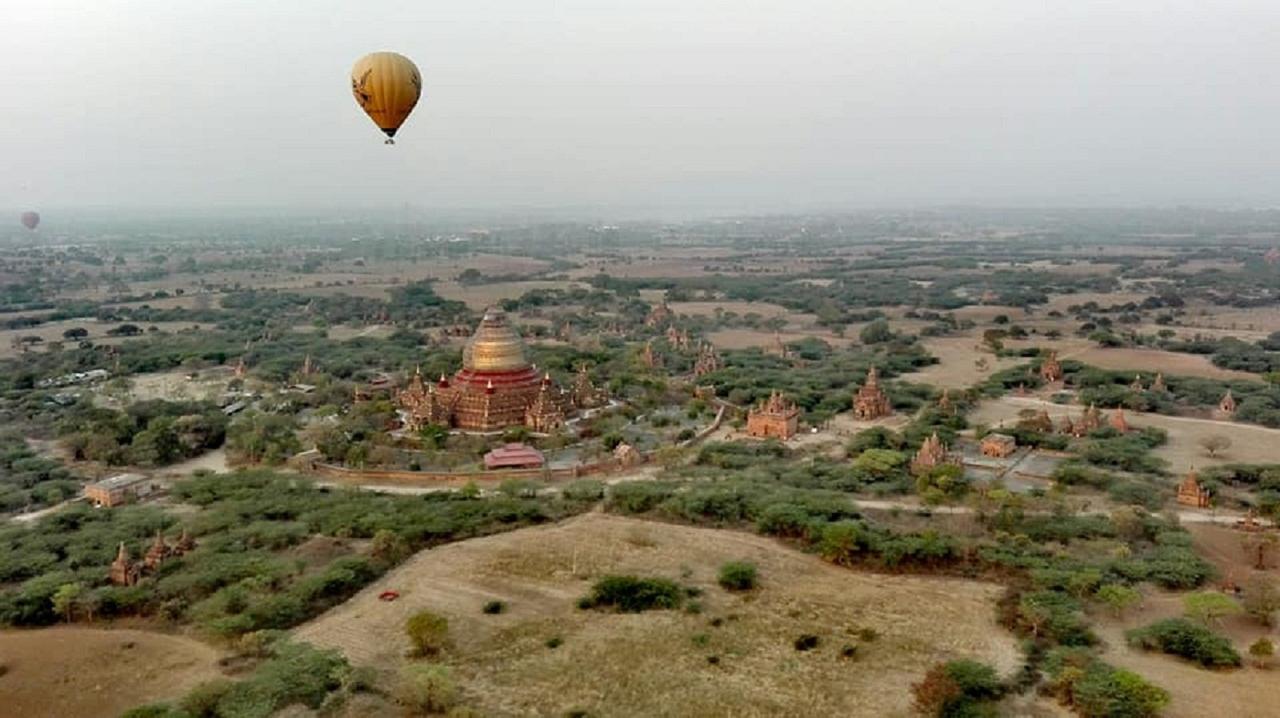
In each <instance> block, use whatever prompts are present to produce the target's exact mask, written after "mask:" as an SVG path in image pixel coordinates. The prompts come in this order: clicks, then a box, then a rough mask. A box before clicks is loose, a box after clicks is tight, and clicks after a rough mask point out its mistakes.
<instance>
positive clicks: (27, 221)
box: [22, 212, 40, 232]
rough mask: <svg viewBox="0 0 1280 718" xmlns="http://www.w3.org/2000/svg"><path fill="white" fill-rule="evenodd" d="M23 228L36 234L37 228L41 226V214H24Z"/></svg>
mask: <svg viewBox="0 0 1280 718" xmlns="http://www.w3.org/2000/svg"><path fill="white" fill-rule="evenodd" d="M22 226H23V227H26V228H27V229H29V230H31V231H33V232H34V231H35V228H36V227H38V226H40V213H39V212H23V213H22Z"/></svg>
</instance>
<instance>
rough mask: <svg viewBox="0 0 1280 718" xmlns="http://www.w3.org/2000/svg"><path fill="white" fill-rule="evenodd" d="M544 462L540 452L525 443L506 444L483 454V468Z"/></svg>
mask: <svg viewBox="0 0 1280 718" xmlns="http://www.w3.org/2000/svg"><path fill="white" fill-rule="evenodd" d="M545 462H546V459H545V458H543V456H542V452H541V451H538V450H537V449H535V448H533V447H532V446H528V445H526V444H506V445H505V446H500V447H498V448H496V449H494V450H493V451H490V452H489V453H487V454H485V455H484V468H486V469H504V468H515V467H535V468H536V467H540V466H542V465H543V464H544V463H545Z"/></svg>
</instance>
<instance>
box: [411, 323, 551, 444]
mask: <svg viewBox="0 0 1280 718" xmlns="http://www.w3.org/2000/svg"><path fill="white" fill-rule="evenodd" d="M396 402H397V403H398V404H399V405H400V407H401V408H402V409H403V410H404V412H405V424H406V425H407V426H408V427H409V428H410V429H413V430H415V431H416V430H418V429H421V428H422V427H423V426H426V425H427V424H437V425H440V426H448V427H454V428H457V429H462V430H463V431H483V432H490V431H501V430H502V429H505V428H507V427H511V426H527V427H529V428H530V429H533V430H534V431H539V432H545V431H551V430H553V429H555V428H558V427H560V426H562V425H563V424H564V421H565V417H566V416H567V415H568V414H569V412H570V411H572V409H573V406H572V403H571V402H570V401H569V398H568V397H567V396H566V394H565V392H563V391H561V389H560V388H559V387H557V386H556V385H555V382H553V381H552V380H551V376H550V375H543V376H539V375H538V370H537V369H536V368H534V367H533V365H531V364H530V363H529V361H528V359H526V358H525V347H524V342H523V341H522V340H521V339H520V335H519V334H517V333H516V331H515V329H514V328H512V327H511V325H510V324H508V323H507V318H506V315H505V314H504V313H503V312H502V311H501V310H498V309H492V308H491V309H489V310H488V311H486V312H485V314H484V318H483V319H482V320H480V326H479V327H477V328H476V332H475V334H474V335H472V337H471V338H470V339H469V340H467V344H466V347H465V348H464V349H463V350H462V368H461V369H459V370H458V371H457V372H456V373H455V374H454V375H453V378H452V379H449V378H446V377H445V376H443V375H442V376H441V377H440V380H439V381H438V382H436V383H435V384H434V385H427V384H426V383H424V382H423V380H422V374H421V372H420V371H417V372H415V373H414V376H413V379H412V380H411V381H410V383H409V386H408V388H406V389H404V390H403V391H401V392H399V393H398V394H397V395H396Z"/></svg>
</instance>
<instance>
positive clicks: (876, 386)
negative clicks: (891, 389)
mask: <svg viewBox="0 0 1280 718" xmlns="http://www.w3.org/2000/svg"><path fill="white" fill-rule="evenodd" d="M891 413H893V405H892V404H891V403H889V396H888V395H887V394H885V393H884V390H883V389H881V388H880V373H879V372H878V371H877V370H876V368H875V366H872V367H871V368H870V369H868V370H867V383H865V384H863V385H862V386H861V387H859V388H858V393H857V394H854V395H853V415H854V416H856V417H857V418H859V419H862V420H864V421H871V420H872V419H879V418H880V417H882V416H888V415H889V414H891Z"/></svg>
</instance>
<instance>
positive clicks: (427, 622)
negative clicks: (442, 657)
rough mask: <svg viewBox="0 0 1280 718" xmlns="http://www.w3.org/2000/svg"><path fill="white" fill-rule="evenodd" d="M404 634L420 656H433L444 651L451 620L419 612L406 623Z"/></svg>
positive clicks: (427, 612)
mask: <svg viewBox="0 0 1280 718" xmlns="http://www.w3.org/2000/svg"><path fill="white" fill-rule="evenodd" d="M404 632H405V634H407V635H408V636H409V641H410V642H411V643H412V644H413V651H414V653H415V654H417V655H419V656H433V655H435V654H437V653H439V652H440V651H442V650H444V648H445V646H446V645H447V643H448V640H449V620H448V619H447V618H445V617H444V616H438V615H436V614H434V613H432V612H430V611H419V612H417V613H415V614H413V615H412V616H410V617H409V620H407V621H405V624H404Z"/></svg>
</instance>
